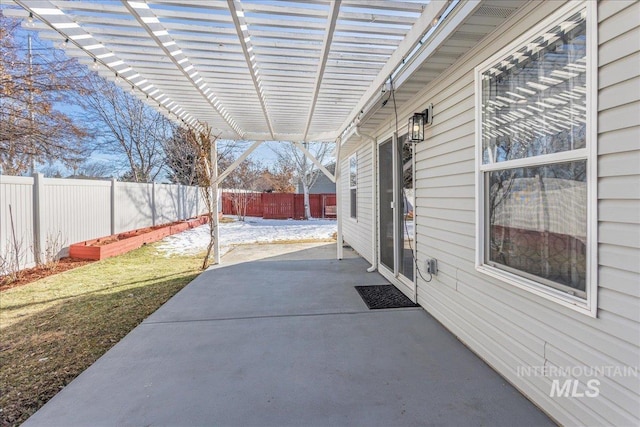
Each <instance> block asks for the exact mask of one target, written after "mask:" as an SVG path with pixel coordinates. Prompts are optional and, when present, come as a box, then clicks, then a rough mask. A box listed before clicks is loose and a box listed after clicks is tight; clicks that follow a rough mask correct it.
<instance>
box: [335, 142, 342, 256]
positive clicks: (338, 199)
mask: <svg viewBox="0 0 640 427" xmlns="http://www.w3.org/2000/svg"><path fill="white" fill-rule="evenodd" d="M341 147H342V140H341V139H340V138H338V140H337V141H336V172H335V173H336V174H335V183H336V221H337V222H338V224H337V225H338V227H337V228H338V230H337V233H336V234H337V236H336V240H337V242H336V245H337V247H336V258H337V259H338V260H341V259H342V257H343V255H344V253H343V247H342V246H343V245H344V240H343V238H342V182H341V180H340V175H341V174H340V169H341V166H340V160H341V159H340V148H341Z"/></svg>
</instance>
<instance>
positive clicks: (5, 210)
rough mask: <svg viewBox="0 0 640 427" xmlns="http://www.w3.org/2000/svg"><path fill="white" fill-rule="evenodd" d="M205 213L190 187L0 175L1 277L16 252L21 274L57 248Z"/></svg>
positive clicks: (198, 197)
mask: <svg viewBox="0 0 640 427" xmlns="http://www.w3.org/2000/svg"><path fill="white" fill-rule="evenodd" d="M219 205H220V206H222V204H221V203H220V204H219ZM205 207H206V204H205V203H204V201H203V199H202V195H201V192H200V191H199V190H198V188H197V187H189V186H185V185H177V184H156V183H152V184H138V183H131V182H118V181H116V180H111V181H96V180H83V179H59V178H44V176H43V175H42V174H37V175H35V176H34V177H22V176H7V175H0V274H2V273H3V271H2V270H3V268H2V264H1V263H2V261H3V260H15V258H16V257H15V254H16V252H17V253H18V259H19V265H20V268H24V267H31V266H33V265H35V264H36V257H38V256H39V257H40V259H42V260H43V261H44V260H45V252H46V251H51V249H52V247H54V246H58V247H59V249H62V250H63V252H62V254H60V255H64V254H66V251H67V249H68V247H69V245H71V244H73V243H77V242H82V241H84V240H90V239H95V238H98V237H104V236H108V235H111V234H117V233H121V232H123V231H129V230H134V229H136V228H143V227H150V226H153V225H159V224H164V223H168V222H173V221H177V220H182V219H187V218H192V217H194V216H197V215H200V214H203V213H205ZM5 267H6V266H5Z"/></svg>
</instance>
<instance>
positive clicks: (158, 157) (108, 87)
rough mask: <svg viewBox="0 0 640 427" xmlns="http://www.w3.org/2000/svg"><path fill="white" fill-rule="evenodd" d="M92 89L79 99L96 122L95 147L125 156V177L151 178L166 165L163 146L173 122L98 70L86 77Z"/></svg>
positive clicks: (146, 180) (91, 119)
mask: <svg viewBox="0 0 640 427" xmlns="http://www.w3.org/2000/svg"><path fill="white" fill-rule="evenodd" d="M87 80H88V81H87V86H88V87H89V89H90V90H89V92H88V94H87V95H85V96H82V97H80V98H79V99H78V102H79V104H80V105H82V106H83V107H84V110H85V114H86V120H87V122H89V123H92V124H93V125H94V130H95V133H96V134H97V136H98V137H99V138H98V139H97V140H98V141H100V142H99V143H97V144H96V147H95V148H96V150H98V151H100V152H103V153H107V154H115V155H117V156H118V157H120V158H122V159H123V163H124V165H126V170H127V171H126V172H125V174H124V175H123V176H122V177H121V179H123V180H127V181H134V182H151V181H154V180H156V178H157V177H158V175H159V174H160V173H161V171H162V170H163V168H164V166H165V155H164V149H163V148H164V146H165V144H166V141H167V140H169V139H170V138H171V137H172V135H173V130H174V125H173V124H172V123H171V122H170V120H169V119H168V118H166V117H165V116H163V115H162V114H161V113H160V112H158V111H156V110H154V109H152V108H151V107H149V106H147V105H145V104H144V103H143V102H142V101H140V100H139V99H137V98H135V97H133V96H132V95H130V94H128V93H125V92H124V91H123V90H122V89H120V88H119V87H117V86H116V85H115V84H114V83H112V82H108V81H107V80H105V79H103V78H102V77H100V76H98V75H97V74H94V73H90V77H89V78H88V79H87Z"/></svg>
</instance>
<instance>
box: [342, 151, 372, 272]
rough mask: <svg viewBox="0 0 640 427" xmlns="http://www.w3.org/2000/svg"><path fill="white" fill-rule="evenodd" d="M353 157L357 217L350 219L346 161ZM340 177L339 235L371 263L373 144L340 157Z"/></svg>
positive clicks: (347, 163)
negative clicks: (354, 156) (355, 172)
mask: <svg viewBox="0 0 640 427" xmlns="http://www.w3.org/2000/svg"><path fill="white" fill-rule="evenodd" d="M354 154H355V155H356V158H357V164H358V178H357V179H358V190H357V205H356V206H357V208H356V209H357V218H351V217H350V216H349V212H350V204H349V201H350V191H349V159H350V158H351V156H352V155H354ZM340 167H341V170H340V176H341V179H342V182H343V185H342V201H343V210H342V212H343V214H342V233H343V237H344V241H345V242H346V243H347V244H349V246H351V247H352V248H353V249H354V250H355V251H356V252H358V253H359V254H360V255H361V256H362V257H363V258H364V259H366V260H367V261H369V262H371V263H373V262H374V253H375V252H374V245H376V243H375V242H373V241H372V227H373V221H374V218H375V214H376V210H375V206H374V198H373V184H374V183H373V177H374V175H373V173H372V172H373V149H372V143H371V142H367V143H365V144H363V145H361V146H360V147H358V148H357V149H356V150H355V151H354V152H352V153H348V155H346V156H343V157H342V161H341V162H340Z"/></svg>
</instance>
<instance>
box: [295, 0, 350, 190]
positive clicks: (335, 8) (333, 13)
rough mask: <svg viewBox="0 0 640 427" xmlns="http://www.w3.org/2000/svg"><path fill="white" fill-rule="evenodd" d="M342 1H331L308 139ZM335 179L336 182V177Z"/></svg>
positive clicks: (310, 111)
mask: <svg viewBox="0 0 640 427" xmlns="http://www.w3.org/2000/svg"><path fill="white" fill-rule="evenodd" d="M340 2H341V0H334V1H333V2H332V3H331V10H330V11H329V19H328V21H327V28H326V30H325V32H324V41H323V43H322V51H321V53H320V63H319V64H318V71H317V73H316V80H315V83H314V87H315V89H314V91H313V97H312V98H311V105H310V106H309V113H308V115H307V124H306V125H305V127H304V136H303V137H302V139H303V140H306V139H307V135H308V134H309V128H310V127H311V121H312V120H313V112H314V111H315V109H316V102H318V94H319V93H320V87H321V86H322V77H323V76H324V69H325V67H326V66H327V59H328V58H329V52H330V51H331V42H332V41H333V33H334V32H335V30H336V22H337V21H338V15H339V14H340ZM333 179H334V182H335V177H334V178H333Z"/></svg>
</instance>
